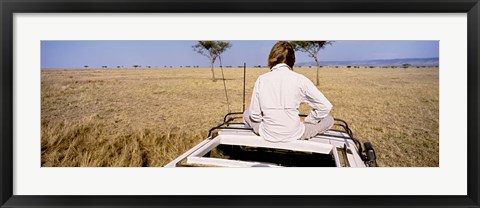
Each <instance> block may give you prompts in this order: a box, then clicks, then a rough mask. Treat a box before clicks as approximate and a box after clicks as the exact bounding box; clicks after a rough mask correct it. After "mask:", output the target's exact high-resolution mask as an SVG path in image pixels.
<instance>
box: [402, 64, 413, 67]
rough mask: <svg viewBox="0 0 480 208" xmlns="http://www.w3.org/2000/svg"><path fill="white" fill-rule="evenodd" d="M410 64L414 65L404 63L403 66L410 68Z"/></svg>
mask: <svg viewBox="0 0 480 208" xmlns="http://www.w3.org/2000/svg"><path fill="white" fill-rule="evenodd" d="M410 66H412V65H411V64H402V67H403V68H408V67H410Z"/></svg>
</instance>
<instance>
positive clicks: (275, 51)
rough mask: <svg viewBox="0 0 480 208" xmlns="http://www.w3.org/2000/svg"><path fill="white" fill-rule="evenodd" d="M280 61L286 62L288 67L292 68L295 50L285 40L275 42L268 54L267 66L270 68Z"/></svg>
mask: <svg viewBox="0 0 480 208" xmlns="http://www.w3.org/2000/svg"><path fill="white" fill-rule="evenodd" d="M281 63H284V64H287V65H288V66H290V68H293V64H295V51H294V50H293V46H292V45H291V44H290V43H289V42H287V41H278V42H277V43H275V45H274V46H273V47H272V50H271V51H270V54H269V55H268V68H270V69H271V68H272V67H274V66H275V65H277V64H281Z"/></svg>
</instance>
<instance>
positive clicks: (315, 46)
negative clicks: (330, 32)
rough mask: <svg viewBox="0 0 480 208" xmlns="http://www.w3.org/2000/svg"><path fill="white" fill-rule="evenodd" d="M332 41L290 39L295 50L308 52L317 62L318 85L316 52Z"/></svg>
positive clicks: (318, 68)
mask: <svg viewBox="0 0 480 208" xmlns="http://www.w3.org/2000/svg"><path fill="white" fill-rule="evenodd" d="M332 43H333V41H290V44H292V46H293V49H294V50H295V51H300V52H304V53H308V56H310V57H312V58H313V60H314V61H315V63H316V64H317V83H316V85H317V86H318V85H319V78H318V72H319V71H320V62H319V61H318V52H319V51H320V50H322V49H323V48H325V46H326V45H330V44H332Z"/></svg>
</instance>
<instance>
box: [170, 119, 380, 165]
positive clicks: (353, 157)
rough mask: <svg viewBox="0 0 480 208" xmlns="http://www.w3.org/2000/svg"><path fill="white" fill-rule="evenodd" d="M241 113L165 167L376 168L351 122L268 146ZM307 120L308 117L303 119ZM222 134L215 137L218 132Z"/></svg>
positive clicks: (371, 152) (337, 121)
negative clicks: (351, 126) (354, 132)
mask: <svg viewBox="0 0 480 208" xmlns="http://www.w3.org/2000/svg"><path fill="white" fill-rule="evenodd" d="M242 114H243V113H241V112H236V113H228V114H227V115H225V117H224V122H223V123H222V124H220V125H218V126H216V127H214V128H212V129H210V131H209V133H208V137H207V138H206V139H205V140H204V141H202V142H200V143H199V144H198V145H196V146H195V147H193V148H192V149H190V150H188V151H187V152H185V153H184V154H182V155H181V156H180V157H178V158H176V159H174V160H173V161H171V162H170V163H168V164H167V165H166V166H165V167H376V166H377V163H376V155H375V150H374V149H373V146H372V145H371V144H370V143H369V142H365V143H364V144H363V146H364V147H365V150H364V149H363V147H362V144H361V143H360V142H359V141H358V140H357V139H355V138H354V137H353V133H352V130H351V129H350V128H349V127H348V124H347V122H345V121H343V120H341V119H335V124H334V127H333V128H332V129H330V130H328V131H326V132H325V133H322V134H318V135H316V136H315V137H312V138H310V139H308V140H296V141H292V142H287V143H282V142H279V143H274V142H268V141H266V140H264V139H263V138H261V137H260V136H258V135H256V134H255V133H254V132H253V130H252V128H250V127H248V126H247V125H245V124H244V123H238V122H237V123H235V122H234V121H235V120H240V119H242V121H243V117H242ZM300 116H302V117H305V116H306V115H300ZM217 130H218V133H216V135H214V132H216V131H217Z"/></svg>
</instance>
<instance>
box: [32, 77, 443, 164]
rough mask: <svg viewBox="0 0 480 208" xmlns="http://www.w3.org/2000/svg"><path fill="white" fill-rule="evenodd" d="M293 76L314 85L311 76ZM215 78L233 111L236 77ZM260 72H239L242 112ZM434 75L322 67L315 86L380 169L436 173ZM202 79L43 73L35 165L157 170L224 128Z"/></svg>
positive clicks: (217, 100) (215, 91) (212, 91)
mask: <svg viewBox="0 0 480 208" xmlns="http://www.w3.org/2000/svg"><path fill="white" fill-rule="evenodd" d="M295 70H296V71H297V72H299V73H301V74H304V75H305V76H307V77H309V78H310V79H311V80H315V79H314V78H315V70H314V69H313V68H312V69H307V68H300V69H295ZM224 72H225V77H226V78H227V79H228V80H227V88H228V93H229V97H230V102H231V103H232V109H233V111H241V109H242V90H243V69H225V70H224ZM265 72H267V69H247V87H246V88H247V96H246V97H247V101H246V103H247V108H248V104H249V103H250V96H251V90H252V88H253V84H254V82H255V80H256V78H257V77H258V76H259V75H260V74H263V73H265ZM216 75H217V77H219V76H220V75H221V73H220V70H219V69H217V71H216ZM438 76H439V74H438V69H437V68H433V69H363V68H360V69H345V68H339V69H336V68H322V69H321V71H320V86H319V88H320V90H321V91H322V92H323V93H324V94H325V95H326V96H327V98H328V99H329V100H330V101H331V102H332V104H333V105H334V109H333V111H332V114H333V116H334V117H336V118H341V119H344V120H346V121H347V122H348V123H349V125H350V126H351V128H352V130H353V133H354V136H355V137H357V138H359V139H360V141H362V142H365V141H370V142H372V143H373V145H374V147H375V148H376V151H377V157H378V160H377V161H378V163H379V164H380V165H381V166H408V167H419V166H438V164H439V161H438V160H439V141H438V132H439V130H438V127H439V123H438V119H439V108H438V96H439V91H438V89H439V86H438ZM210 77H211V72H210V70H208V69H185V68H183V69H148V70H146V69H140V70H138V69H137V70H127V69H120V70H118V69H115V70H113V69H112V70H42V85H41V90H42V111H41V113H42V147H41V148H42V166H44V167H45V166H47V167H48V166H163V165H165V164H166V163H168V162H169V161H171V160H172V159H174V158H176V157H178V156H179V155H180V154H181V153H183V152H184V151H186V150H188V149H190V148H191V147H193V146H194V145H195V144H197V143H198V142H200V141H202V140H203V139H204V137H206V135H207V132H208V130H209V129H210V128H211V127H213V126H214V125H216V124H219V123H221V122H222V121H223V116H224V115H225V114H226V112H227V105H226V100H225V94H224V90H223V83H222V81H217V82H212V81H211V80H210ZM309 110H310V108H309V107H308V106H306V105H302V106H301V108H300V113H304V114H306V113H308V111H309Z"/></svg>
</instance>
